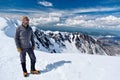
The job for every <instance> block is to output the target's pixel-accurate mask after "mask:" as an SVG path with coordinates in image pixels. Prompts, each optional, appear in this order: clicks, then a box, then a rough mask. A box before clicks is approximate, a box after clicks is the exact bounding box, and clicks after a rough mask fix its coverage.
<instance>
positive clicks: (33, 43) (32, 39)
mask: <svg viewBox="0 0 120 80" xmlns="http://www.w3.org/2000/svg"><path fill="white" fill-rule="evenodd" d="M31 43H32V47H35V41H34V35H33V31H32V35H31Z"/></svg>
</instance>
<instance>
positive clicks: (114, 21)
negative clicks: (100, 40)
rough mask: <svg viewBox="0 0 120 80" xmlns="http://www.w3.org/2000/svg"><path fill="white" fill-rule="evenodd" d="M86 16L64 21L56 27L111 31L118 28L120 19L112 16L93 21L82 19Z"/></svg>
mask: <svg viewBox="0 0 120 80" xmlns="http://www.w3.org/2000/svg"><path fill="white" fill-rule="evenodd" d="M85 17H87V16H76V17H72V18H68V19H66V20H65V21H64V22H63V23H57V24H56V26H69V27H70V26H72V27H87V28H105V29H113V28H116V29H117V28H120V18H119V17H115V16H112V15H109V16H106V17H99V18H95V19H88V20H86V19H84V18H85Z"/></svg>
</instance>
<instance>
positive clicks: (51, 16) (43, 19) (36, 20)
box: [30, 12, 61, 25]
mask: <svg viewBox="0 0 120 80" xmlns="http://www.w3.org/2000/svg"><path fill="white" fill-rule="evenodd" d="M60 17H61V14H60V13H52V12H51V13H46V15H45V14H44V15H41V16H40V17H33V18H31V19H30V23H31V24H32V25H49V24H52V25H53V24H55V23H58V22H59V21H60Z"/></svg>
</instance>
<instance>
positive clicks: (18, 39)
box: [15, 27, 21, 48]
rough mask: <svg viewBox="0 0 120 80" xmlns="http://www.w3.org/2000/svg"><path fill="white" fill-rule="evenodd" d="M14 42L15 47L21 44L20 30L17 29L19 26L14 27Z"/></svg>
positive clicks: (19, 46)
mask: <svg viewBox="0 0 120 80" xmlns="http://www.w3.org/2000/svg"><path fill="white" fill-rule="evenodd" d="M15 43H16V47H17V48H21V45H20V30H19V27H18V28H17V29H16V33H15Z"/></svg>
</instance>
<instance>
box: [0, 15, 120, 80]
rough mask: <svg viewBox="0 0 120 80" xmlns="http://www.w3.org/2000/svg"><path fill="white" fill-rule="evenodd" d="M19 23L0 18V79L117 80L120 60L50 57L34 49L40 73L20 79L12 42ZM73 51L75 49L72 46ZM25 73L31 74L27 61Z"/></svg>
mask: <svg viewBox="0 0 120 80" xmlns="http://www.w3.org/2000/svg"><path fill="white" fill-rule="evenodd" d="M17 23H19V21H17V20H11V19H9V18H2V17H0V80H120V57H119V56H105V55H102V56H101V55H88V54H76V53H77V52H76V53H73V54H71V53H70V54H69V52H70V50H69V51H68V53H67V54H66V53H62V54H50V53H46V52H42V51H37V50H35V55H36V58H37V62H36V69H38V70H40V71H41V74H38V75H32V74H29V77H27V78H25V77H23V72H22V69H21V64H20V60H19V53H18V52H17V50H16V46H15V42H14V38H13V37H14V34H15V29H16V26H17ZM73 48H74V47H73ZM26 58H27V70H28V72H30V59H29V57H28V55H27V56H26Z"/></svg>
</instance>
